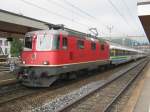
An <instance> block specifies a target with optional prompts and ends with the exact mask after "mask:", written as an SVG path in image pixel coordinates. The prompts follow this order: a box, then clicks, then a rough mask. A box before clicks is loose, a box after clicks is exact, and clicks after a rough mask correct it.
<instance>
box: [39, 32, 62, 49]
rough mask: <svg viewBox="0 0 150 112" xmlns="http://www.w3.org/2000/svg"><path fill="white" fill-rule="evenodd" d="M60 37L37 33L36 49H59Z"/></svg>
mask: <svg viewBox="0 0 150 112" xmlns="http://www.w3.org/2000/svg"><path fill="white" fill-rule="evenodd" d="M59 41H60V39H59V37H58V36H56V35H50V34H44V35H37V43H36V49H37V50H39V51H49V50H56V49H59Z"/></svg>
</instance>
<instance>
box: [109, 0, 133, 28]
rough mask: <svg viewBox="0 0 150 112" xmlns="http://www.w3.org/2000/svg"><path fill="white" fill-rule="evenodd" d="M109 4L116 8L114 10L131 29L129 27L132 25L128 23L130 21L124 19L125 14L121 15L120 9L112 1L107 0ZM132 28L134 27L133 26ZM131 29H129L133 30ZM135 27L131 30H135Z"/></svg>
mask: <svg viewBox="0 0 150 112" xmlns="http://www.w3.org/2000/svg"><path fill="white" fill-rule="evenodd" d="M107 1H108V2H109V4H110V5H111V6H112V7H113V8H114V10H115V11H116V12H117V13H118V15H119V16H120V17H121V18H122V19H123V20H124V22H125V23H126V25H127V26H128V27H129V25H130V26H131V24H130V23H129V22H128V20H127V19H126V18H125V17H124V15H123V14H121V13H120V11H119V9H118V8H117V7H116V6H115V4H114V3H113V2H112V1H111V0H107ZM131 27H132V26H131ZM131 27H129V28H131ZM133 29H134V27H132V29H131V30H133Z"/></svg>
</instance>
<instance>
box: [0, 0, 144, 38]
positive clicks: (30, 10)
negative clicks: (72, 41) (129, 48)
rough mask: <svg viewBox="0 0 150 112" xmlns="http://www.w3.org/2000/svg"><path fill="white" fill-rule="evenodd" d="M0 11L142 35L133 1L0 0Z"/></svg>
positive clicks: (102, 32)
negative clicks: (110, 28)
mask: <svg viewBox="0 0 150 112" xmlns="http://www.w3.org/2000/svg"><path fill="white" fill-rule="evenodd" d="M0 8H1V9H3V10H7V11H11V12H15V13H17V14H22V15H24V16H28V17H31V18H35V19H39V20H42V21H46V22H49V23H53V24H64V25H65V26H66V27H69V28H72V29H76V30H79V31H82V32H86V33H87V32H88V29H89V28H91V27H96V28H97V29H98V31H99V35H100V36H106V35H107V36H108V35H109V30H108V27H111V26H113V28H112V35H113V36H123V35H144V34H145V33H144V31H143V28H142V26H141V23H140V21H139V19H138V16H137V5H136V0H1V2H0Z"/></svg>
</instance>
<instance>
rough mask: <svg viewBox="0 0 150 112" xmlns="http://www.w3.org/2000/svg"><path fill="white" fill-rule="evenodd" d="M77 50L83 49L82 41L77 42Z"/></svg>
mask: <svg viewBox="0 0 150 112" xmlns="http://www.w3.org/2000/svg"><path fill="white" fill-rule="evenodd" d="M77 48H78V49H84V41H83V40H77Z"/></svg>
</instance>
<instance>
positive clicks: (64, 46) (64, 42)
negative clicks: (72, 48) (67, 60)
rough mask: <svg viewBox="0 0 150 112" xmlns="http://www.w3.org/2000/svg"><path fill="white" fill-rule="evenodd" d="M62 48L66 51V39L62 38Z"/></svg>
mask: <svg viewBox="0 0 150 112" xmlns="http://www.w3.org/2000/svg"><path fill="white" fill-rule="evenodd" d="M62 48H63V49H67V48H68V40H67V38H66V37H63V39H62Z"/></svg>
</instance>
